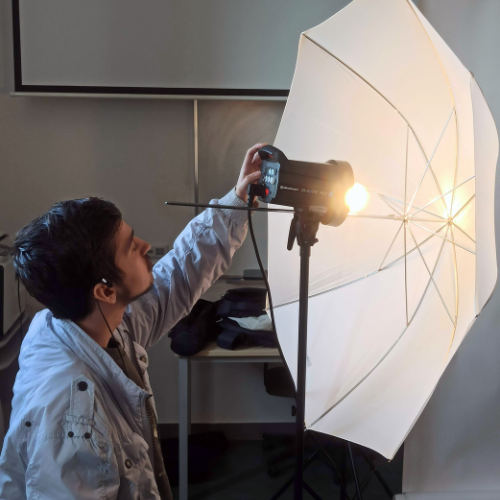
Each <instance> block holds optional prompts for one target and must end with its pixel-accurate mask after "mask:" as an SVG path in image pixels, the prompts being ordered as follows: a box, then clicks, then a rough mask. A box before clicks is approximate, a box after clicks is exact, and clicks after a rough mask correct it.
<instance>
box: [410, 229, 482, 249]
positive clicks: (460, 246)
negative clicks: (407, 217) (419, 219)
mask: <svg viewBox="0 0 500 500" xmlns="http://www.w3.org/2000/svg"><path fill="white" fill-rule="evenodd" d="M410 222H411V223H413V224H415V226H418V227H419V228H421V229H423V230H424V231H428V232H429V233H432V234H435V235H436V236H437V237H438V238H442V239H443V240H446V241H447V242H449V243H451V244H452V245H456V246H457V247H459V248H461V249H462V250H465V251H467V252H469V253H471V254H472V255H476V252H473V251H472V250H469V249H468V248H465V247H463V246H462V245H459V244H458V243H454V242H453V241H451V240H449V239H447V238H443V237H442V236H440V235H439V234H436V233H435V232H434V231H431V230H430V229H427V228H426V227H424V226H421V225H420V224H417V223H416V222H413V221H410Z"/></svg>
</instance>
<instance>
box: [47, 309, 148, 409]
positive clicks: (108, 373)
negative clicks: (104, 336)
mask: <svg viewBox="0 0 500 500" xmlns="http://www.w3.org/2000/svg"><path fill="white" fill-rule="evenodd" d="M48 315H49V316H51V318H50V320H51V321H52V323H53V328H52V330H53V332H54V333H55V334H56V336H57V337H58V338H59V339H60V340H61V342H62V343H64V344H65V345H66V346H67V347H68V348H69V349H70V350H71V351H72V352H73V353H74V354H75V355H76V356H77V357H78V358H79V359H81V360H82V361H83V362H84V363H85V364H86V365H87V366H88V367H89V368H90V369H91V370H92V371H93V372H94V373H96V374H97V375H98V376H99V377H100V378H101V379H102V380H103V381H104V383H105V384H106V385H108V386H109V387H110V389H111V390H112V391H113V392H114V393H116V392H119V393H121V394H122V395H123V396H125V397H126V398H127V399H129V400H130V399H132V400H137V399H139V400H140V399H142V398H144V397H146V396H148V393H147V392H146V391H144V390H142V389H141V388H140V387H139V386H137V385H136V384H135V383H134V382H133V381H132V380H130V379H129V378H128V377H127V376H126V375H125V373H123V370H122V369H121V368H120V367H119V366H118V365H117V364H116V363H115V362H114V361H113V359H112V358H111V356H109V354H108V353H107V352H106V351H105V350H104V349H103V348H102V347H101V346H100V345H99V344H98V343H97V342H96V341H95V340H93V339H92V338H91V337H90V336H89V335H87V334H86V333H85V332H84V331H83V330H82V329H81V328H80V327H79V326H78V325H77V324H76V323H74V322H73V321H70V320H65V319H64V320H60V319H56V318H54V317H53V316H52V313H50V312H49V313H48ZM47 319H49V318H47ZM115 332H116V330H115ZM123 334H124V336H125V337H126V338H128V335H127V334H126V333H125V332H123ZM118 341H119V340H118ZM122 347H124V348H125V349H126V346H122ZM126 350H127V351H128V349H126ZM130 355H131V356H133V355H134V353H133V352H132V353H130Z"/></svg>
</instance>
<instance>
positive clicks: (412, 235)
mask: <svg viewBox="0 0 500 500" xmlns="http://www.w3.org/2000/svg"><path fill="white" fill-rule="evenodd" d="M408 229H409V230H410V234H411V237H412V238H413V241H414V242H415V245H417V249H418V253H419V254H420V257H422V262H423V263H424V266H425V268H426V269H427V272H428V273H429V276H430V278H431V280H432V283H434V286H435V287H436V291H437V293H438V295H439V298H440V299H441V302H442V303H443V306H444V308H445V309H446V312H447V314H448V316H449V317H450V321H451V322H452V323H453V324H455V321H453V318H452V316H451V314H450V311H448V307H447V306H446V303H445V301H444V299H443V296H442V295H441V292H440V291H439V288H438V286H437V283H436V282H435V281H434V272H435V271H436V269H437V265H438V262H439V258H440V257H441V251H440V252H439V256H438V258H437V260H436V264H435V266H434V269H433V271H432V273H431V270H430V269H429V267H428V266H427V262H425V259H424V256H423V254H422V251H421V250H420V245H419V244H418V243H417V240H416V239H415V235H414V234H413V231H412V230H411V227H410V226H408ZM446 236H448V229H447V230H446ZM443 246H444V241H443V243H442V245H441V250H442V249H443Z"/></svg>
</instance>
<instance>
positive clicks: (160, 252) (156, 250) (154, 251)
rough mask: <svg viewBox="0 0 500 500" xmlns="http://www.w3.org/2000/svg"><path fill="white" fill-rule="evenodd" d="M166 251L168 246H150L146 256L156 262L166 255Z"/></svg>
mask: <svg viewBox="0 0 500 500" xmlns="http://www.w3.org/2000/svg"><path fill="white" fill-rule="evenodd" d="M168 251H169V245H157V246H152V247H151V249H150V250H149V252H148V253H147V255H148V257H149V258H150V259H154V260H158V259H161V258H162V257H163V256H165V255H167V253H168Z"/></svg>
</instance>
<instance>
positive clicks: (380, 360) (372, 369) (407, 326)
mask: <svg viewBox="0 0 500 500" xmlns="http://www.w3.org/2000/svg"><path fill="white" fill-rule="evenodd" d="M408 328H409V325H406V326H405V328H404V330H403V331H402V332H401V333H400V334H399V337H398V338H397V339H396V340H395V341H394V343H393V344H392V345H391V347H390V348H389V350H388V351H387V352H386V353H385V354H384V355H383V356H382V358H380V359H379V360H378V361H377V363H375V365H374V366H372V368H370V370H369V371H368V373H367V374H366V375H365V376H364V377H363V378H362V379H361V380H360V381H359V382H358V383H357V384H356V385H354V387H352V389H350V390H349V391H348V392H346V394H344V395H343V396H342V397H341V398H340V399H339V400H338V401H337V402H335V403H334V404H333V405H332V406H331V407H330V408H328V410H326V411H325V412H323V413H322V414H321V415H320V416H319V417H318V418H317V419H316V420H315V421H314V422H312V423H311V425H310V427H312V426H313V425H315V424H317V423H318V422H319V421H320V420H321V419H322V418H323V417H325V416H326V415H328V413H330V412H331V411H332V410H333V409H334V408H335V407H336V406H338V405H339V404H340V403H342V401H344V399H345V398H347V396H349V395H350V394H351V393H352V392H353V391H354V390H355V389H357V388H358V387H359V386H360V385H361V384H362V383H363V382H364V381H365V380H366V379H367V378H368V377H369V376H370V375H371V374H372V373H373V372H374V371H375V369H376V368H377V367H378V366H379V365H380V363H382V361H384V359H385V358H386V357H387V356H389V354H390V353H391V351H392V350H393V349H394V347H396V344H397V343H398V342H399V341H400V340H401V337H402V336H403V335H404V334H405V332H406V330H408Z"/></svg>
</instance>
